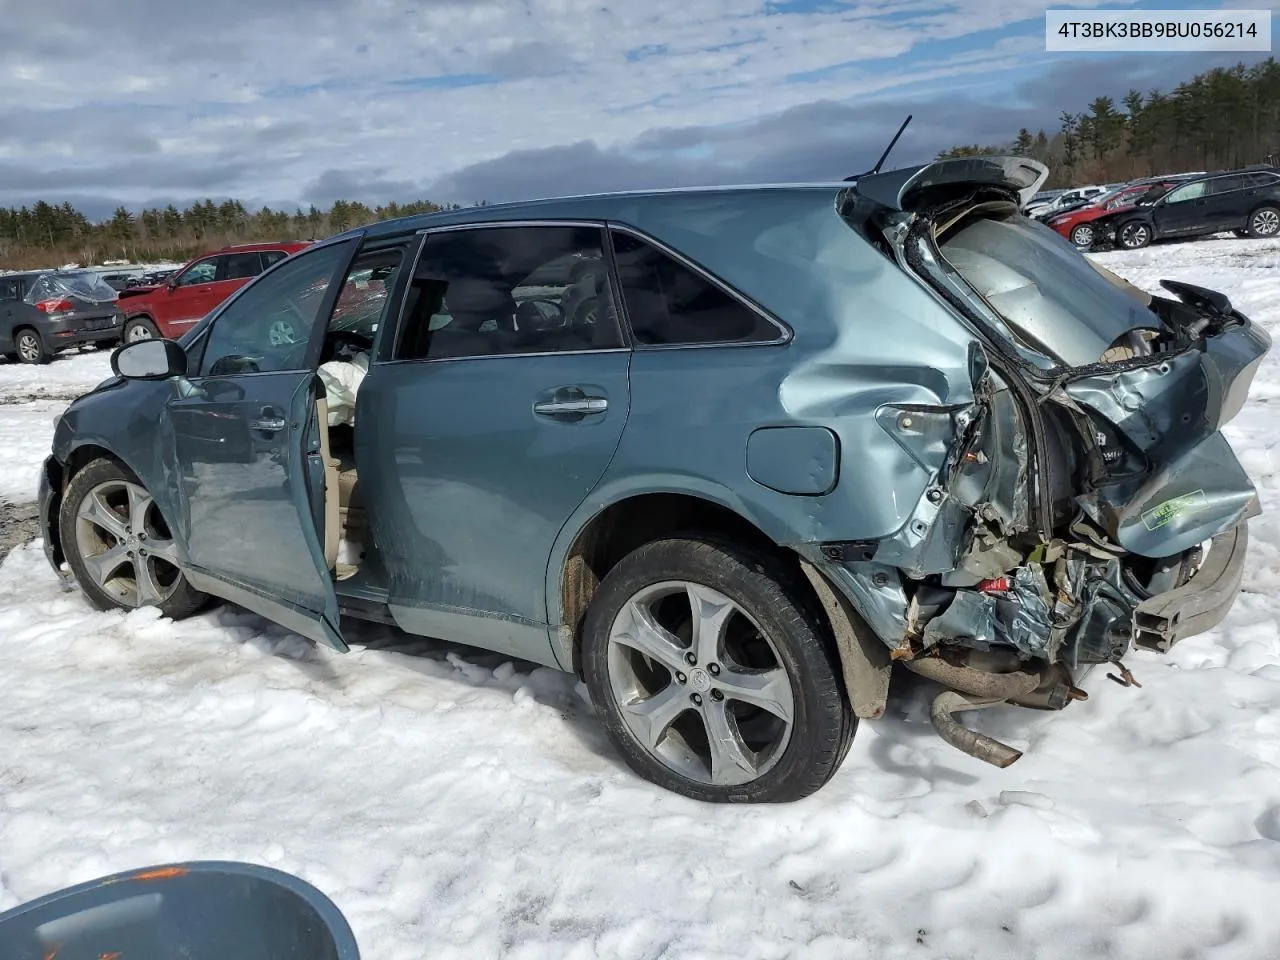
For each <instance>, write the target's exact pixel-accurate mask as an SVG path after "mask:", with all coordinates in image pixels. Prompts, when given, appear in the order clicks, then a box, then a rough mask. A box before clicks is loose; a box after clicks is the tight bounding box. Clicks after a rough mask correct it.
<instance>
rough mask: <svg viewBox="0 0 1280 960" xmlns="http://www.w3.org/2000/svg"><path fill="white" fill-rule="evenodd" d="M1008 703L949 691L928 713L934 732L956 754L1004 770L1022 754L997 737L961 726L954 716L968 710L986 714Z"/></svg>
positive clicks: (941, 695)
mask: <svg viewBox="0 0 1280 960" xmlns="http://www.w3.org/2000/svg"><path fill="white" fill-rule="evenodd" d="M1007 702H1008V701H1007V700H1004V699H999V698H992V697H976V696H972V695H970V694H965V693H958V692H957V691H955V690H947V691H944V692H943V693H940V694H938V695H937V696H936V697H934V700H933V706H932V707H930V709H929V719H930V720H931V721H933V728H934V729H935V730H937V731H938V736H940V737H942V739H943V740H945V741H946V742H947V743H949V744H951V745H952V746H953V747H955V748H956V749H957V750H960V751H962V752H964V753H967V754H969V756H971V757H976V758H977V759H979V760H981V761H983V762H984V763H989V764H991V765H992V766H996V767H1000V768H1002V769H1003V768H1004V767H1007V766H1009V765H1010V764H1011V763H1013V762H1014V761H1015V760H1017V759H1018V758H1019V757H1021V756H1022V751H1021V750H1015V749H1013V747H1011V746H1009V745H1008V744H1007V743H1001V742H1000V741H999V740H997V739H996V738H995V737H989V736H987V735H986V734H985V733H978V731H976V730H970V729H969V728H968V727H965V726H962V725H961V724H960V721H958V720H957V719H956V718H955V717H954V716H953V714H956V713H961V712H963V711H965V710H983V709H986V708H987V707H995V706H999V705H1000V704H1002V703H1007Z"/></svg>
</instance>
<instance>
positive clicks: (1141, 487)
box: [842, 158, 1271, 766]
mask: <svg viewBox="0 0 1280 960" xmlns="http://www.w3.org/2000/svg"><path fill="white" fill-rule="evenodd" d="M1045 172H1046V171H1045V168H1044V167H1043V166H1041V165H1040V164H1038V163H1035V162H1033V161H1027V160H1021V159H1014V158H969V159H965V160H962V161H946V162H941V163H935V164H930V165H926V166H925V167H922V168H916V169H914V170H907V171H895V172H892V173H887V174H881V175H877V176H873V177H869V178H865V179H863V180H860V181H858V182H857V183H856V184H855V186H854V188H852V189H851V190H850V191H849V192H848V194H847V195H846V197H845V198H844V199H843V203H842V212H843V213H844V216H845V218H846V220H847V221H848V222H849V223H850V224H851V225H852V226H854V227H855V229H858V230H859V231H860V232H862V233H863V234H864V235H865V236H867V237H868V239H870V240H872V242H874V243H876V244H877V245H878V246H880V247H881V249H882V250H883V251H884V252H885V254H886V256H889V257H891V258H893V259H894V260H896V261H897V262H898V264H899V265H900V267H901V268H902V269H903V270H904V271H906V272H907V273H909V274H910V275H911V276H912V277H914V278H916V279H917V280H918V281H919V282H920V283H921V284H923V285H924V286H925V287H926V288H927V289H928V290H929V291H931V292H932V294H933V295H934V296H936V297H937V298H939V299H941V300H942V301H943V302H945V303H946V304H948V305H949V306H950V308H951V311H952V312H953V313H954V314H955V316H956V317H957V318H958V319H959V321H960V322H961V323H963V324H964V325H965V326H966V327H967V328H968V329H969V330H970V331H971V332H972V334H973V342H972V344H971V362H970V370H971V374H972V380H973V402H972V403H967V404H962V405H958V406H957V405H954V404H953V405H947V406H939V407H936V408H930V407H928V406H927V405H924V406H921V405H917V406H913V407H912V408H911V409H905V408H901V409H900V408H898V407H893V406H886V408H884V409H883V410H882V411H881V414H882V415H881V416H880V417H879V418H878V419H879V420H880V423H881V426H882V427H883V428H884V429H885V430H886V431H887V432H889V433H890V434H891V435H892V436H893V437H894V439H895V440H896V441H898V442H899V444H901V445H902V446H903V447H904V449H908V450H913V451H920V452H928V456H929V457H931V458H932V459H931V460H928V462H930V463H931V465H932V466H933V467H934V468H935V472H934V474H933V477H932V480H931V482H930V484H929V489H928V491H927V494H926V496H925V497H923V498H921V501H920V503H919V504H918V505H917V507H916V508H915V512H914V513H913V515H912V517H911V519H910V520H909V521H908V523H907V524H906V525H905V526H904V527H903V529H902V530H901V531H900V532H899V533H898V534H896V535H894V536H892V537H889V538H887V539H885V540H883V541H881V542H879V543H878V544H876V545H875V550H874V556H872V557H868V558H867V561H866V562H864V563H861V564H854V565H852V567H851V573H850V580H851V582H852V584H853V587H854V590H853V593H854V595H856V596H857V597H858V598H859V599H860V600H861V605H862V610H863V613H864V614H865V615H866V619H867V620H868V622H869V623H870V624H871V625H872V626H873V628H878V629H877V633H879V635H880V639H881V640H882V641H884V642H885V643H886V644H887V645H889V646H890V648H891V654H890V655H891V658H892V659H893V660H895V661H897V662H900V663H901V664H903V665H905V666H907V667H909V668H911V669H913V670H915V671H916V672H918V673H921V674H924V675H926V676H929V677H931V678H933V679H935V680H938V681H939V682H941V683H943V685H944V686H946V687H947V688H948V692H947V693H944V694H943V695H942V696H940V697H939V698H938V700H937V701H936V702H935V704H934V710H933V718H934V722H935V725H936V726H937V728H938V730H939V732H940V733H942V735H943V736H944V737H945V738H946V739H947V740H948V741H949V742H951V743H953V744H955V745H956V746H958V747H960V748H961V749H964V750H965V751H966V752H969V753H971V754H973V755H975V756H978V757H980V758H982V759H984V760H987V761H988V762H992V763H996V764H998V765H1001V766H1004V765H1007V764H1008V763H1011V762H1013V761H1014V760H1016V759H1017V757H1018V753H1017V752H1016V751H1014V750H1012V749H1011V748H1009V747H1007V746H1005V745H1004V744H1000V743H997V742H995V741H993V740H991V739H990V738H988V737H985V736H983V735H981V734H977V733H975V732H973V731H971V730H968V729H966V728H964V727H962V726H961V725H959V724H958V723H957V722H956V720H955V718H954V714H955V713H957V712H959V711H962V710H970V709H976V708H979V707H986V706H992V705H997V704H1004V703H1015V704H1021V705H1025V706H1030V707H1039V708H1049V709H1061V708H1063V707H1065V706H1066V705H1068V704H1069V703H1071V702H1072V701H1073V700H1077V699H1083V698H1084V697H1085V696H1086V694H1085V693H1084V691H1083V690H1081V689H1080V687H1079V683H1078V681H1079V679H1080V677H1081V674H1082V673H1083V672H1084V671H1085V670H1087V669H1088V668H1089V667H1090V666H1091V665H1096V664H1112V665H1114V671H1113V674H1114V676H1116V677H1117V678H1118V679H1119V680H1121V681H1122V682H1124V683H1128V682H1130V681H1131V679H1132V675H1131V674H1130V673H1129V671H1128V670H1127V669H1126V668H1125V667H1124V666H1123V664H1122V662H1121V661H1122V658H1123V657H1124V656H1125V655H1126V654H1128V653H1129V651H1130V650H1131V649H1133V648H1134V647H1137V648H1141V649H1147V650H1153V651H1158V652H1165V651H1168V650H1169V648H1170V647H1171V646H1172V645H1173V644H1175V643H1177V642H1178V641H1179V640H1182V639H1184V638H1186V637H1188V636H1192V635H1194V634H1197V633H1202V632H1204V631H1206V630H1209V629H1211V628H1212V627H1213V626H1214V625H1216V624H1217V623H1218V622H1219V621H1221V620H1222V618H1223V617H1224V616H1225V615H1226V614H1227V612H1228V610H1229V609H1230V607H1231V604H1232V602H1233V601H1234V598H1235V596H1236V594H1237V592H1238V589H1239V585H1240V581H1241V577H1242V573H1243V564H1244V557H1245V553H1246V549H1247V544H1248V521H1249V519H1250V518H1252V517H1254V516H1256V515H1257V514H1258V513H1259V501H1258V496H1257V492H1256V491H1255V489H1254V486H1253V484H1252V483H1251V482H1250V480H1249V477H1248V476H1247V474H1246V473H1245V471H1244V470H1243V468H1242V467H1241V466H1240V463H1239V462H1238V460H1237V459H1236V457H1235V455H1234V453H1233V452H1232V450H1231V448H1230V446H1229V444H1228V443H1227V441H1226V439H1225V438H1224V437H1223V435H1222V433H1221V428H1222V426H1223V425H1224V424H1226V423H1227V422H1228V421H1230V420H1231V419H1232V418H1233V417H1235V415H1236V414H1237V413H1238V412H1239V411H1240V409H1241V407H1242V406H1243V404H1244V402H1245V399H1246V396H1247V393H1248V390H1249V386H1250V383H1251V382H1252V379H1253V377H1254V374H1255V373H1256V371H1257V368H1258V365H1259V364H1260V362H1261V360H1262V357H1263V356H1264V354H1265V353H1266V352H1267V350H1268V349H1269V348H1270V345H1271V341H1270V337H1269V336H1268V335H1267V333H1266V332H1265V331H1264V330H1262V329H1261V328H1260V327H1258V326H1257V325H1255V324H1254V323H1252V322H1251V321H1250V320H1249V319H1248V318H1247V317H1245V316H1243V315H1242V314H1241V313H1239V312H1238V311H1237V310H1235V309H1234V307H1233V306H1232V305H1231V303H1230V302H1229V301H1228V300H1227V298H1226V297H1225V296H1223V295H1222V294H1220V293H1217V292H1215V291H1211V290H1205V289H1203V288H1199V287H1195V286H1192V285H1189V284H1184V283H1179V282H1176V281H1173V280H1165V281H1163V283H1162V285H1163V286H1164V288H1165V295H1160V296H1151V295H1149V294H1147V293H1144V292H1143V291H1140V290H1138V289H1137V288H1134V287H1132V286H1131V285H1129V284H1128V283H1126V282H1125V281H1124V280H1122V279H1121V278H1119V277H1117V276H1115V275H1114V274H1110V273H1109V272H1107V271H1105V270H1103V269H1102V268H1100V267H1099V266H1097V265H1096V264H1094V263H1093V262H1092V261H1090V260H1088V259H1087V258H1085V257H1083V256H1082V255H1081V254H1080V253H1079V252H1078V251H1077V250H1076V249H1075V248H1074V247H1073V246H1072V245H1071V244H1070V243H1069V242H1067V241H1066V240H1064V239H1063V238H1062V237H1060V236H1058V235H1057V234H1056V233H1054V232H1053V230H1051V229H1050V228H1048V227H1046V226H1044V225H1043V224H1039V223H1037V222H1035V221H1033V220H1030V219H1029V218H1027V217H1025V216H1024V215H1022V214H1020V213H1019V206H1020V201H1021V199H1022V198H1023V197H1024V196H1028V195H1030V193H1031V192H1034V190H1035V189H1036V187H1037V186H1038V185H1039V183H1041V182H1043V178H1044V174H1045ZM917 459H921V458H917ZM921 462H925V460H924V459H921ZM889 623H892V624H899V625H900V626H901V629H900V630H896V631H892V630H886V629H884V626H883V625H884V624H889Z"/></svg>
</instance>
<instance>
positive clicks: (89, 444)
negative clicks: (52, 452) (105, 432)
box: [48, 439, 174, 563]
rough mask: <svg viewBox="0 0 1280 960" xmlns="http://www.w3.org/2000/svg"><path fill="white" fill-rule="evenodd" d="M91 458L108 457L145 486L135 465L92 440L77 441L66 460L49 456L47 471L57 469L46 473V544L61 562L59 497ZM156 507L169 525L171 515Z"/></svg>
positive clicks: (63, 555)
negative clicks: (48, 497)
mask: <svg viewBox="0 0 1280 960" xmlns="http://www.w3.org/2000/svg"><path fill="white" fill-rule="evenodd" d="M95 460H110V461H111V462H112V463H114V464H116V465H117V466H118V467H120V469H121V470H124V471H125V472H126V473H128V474H129V475H130V476H131V477H132V478H133V479H134V480H135V481H137V482H138V483H140V484H143V486H145V483H143V481H142V479H141V477H140V475H139V473H138V470H137V468H136V467H134V466H133V465H131V464H130V463H129V462H128V461H127V460H126V459H125V458H124V457H122V456H120V455H119V454H117V453H116V452H115V451H114V450H111V449H109V448H108V447H106V446H103V445H102V444H100V443H97V442H95V441H93V440H88V439H87V440H84V441H83V442H81V443H77V444H76V445H75V446H73V447H72V448H71V449H70V450H69V451H68V453H67V456H66V459H65V460H61V461H59V460H58V459H56V458H50V461H49V464H50V466H49V469H50V471H55V470H56V471H57V473H56V475H54V474H52V473H50V474H49V475H48V483H49V489H50V491H52V494H53V498H52V500H51V502H50V504H49V517H50V523H49V539H50V540H51V541H52V542H51V543H50V546H51V547H52V548H53V552H54V556H55V557H56V558H57V561H58V562H59V563H61V562H62V561H63V560H65V559H66V552H65V550H64V549H63V545H62V535H61V532H60V525H59V523H58V517H59V515H60V513H61V510H62V500H63V498H64V496H65V495H66V492H67V486H68V484H70V483H71V481H72V479H74V477H75V475H76V474H78V473H79V472H80V471H81V470H83V469H84V468H85V467H87V466H88V465H89V464H91V463H93V461H95ZM156 509H157V510H159V511H160V513H161V516H163V517H164V521H165V523H166V524H168V525H169V529H170V530H172V529H174V528H173V518H172V517H171V516H169V512H168V511H167V510H166V509H165V507H164V504H162V503H161V502H160V500H157V501H156Z"/></svg>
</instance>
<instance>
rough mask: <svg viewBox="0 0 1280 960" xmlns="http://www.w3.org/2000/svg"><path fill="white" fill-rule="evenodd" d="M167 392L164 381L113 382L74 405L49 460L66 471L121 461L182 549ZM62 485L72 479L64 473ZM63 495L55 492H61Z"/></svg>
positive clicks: (59, 429)
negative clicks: (104, 459)
mask: <svg viewBox="0 0 1280 960" xmlns="http://www.w3.org/2000/svg"><path fill="white" fill-rule="evenodd" d="M170 390H171V387H170V386H169V384H168V383H167V382H165V381H144V380H129V381H125V380H117V381H114V382H108V384H106V385H104V386H103V387H101V388H99V389H98V390H96V391H94V392H93V393H89V394H86V395H85V396H82V397H80V398H79V399H78V400H76V401H75V402H73V403H72V404H71V405H70V406H69V407H68V408H67V409H66V411H65V412H64V413H63V415H62V418H61V419H60V420H59V421H58V426H57V428H56V429H55V430H54V435H53V456H54V458H55V459H56V460H57V461H58V462H59V463H60V464H62V465H63V467H64V468H65V467H66V466H68V465H70V464H79V463H81V462H82V461H85V460H89V459H94V458H95V457H97V456H101V455H106V456H110V457H112V458H113V459H115V460H117V461H119V462H120V463H121V464H122V465H123V466H124V467H125V468H126V469H128V470H129V471H130V472H131V473H132V474H133V475H134V476H135V477H137V478H138V481H139V482H140V483H141V484H142V485H143V486H144V487H146V488H147V490H148V491H149V492H150V493H151V496H152V497H154V498H155V501H156V506H157V508H158V509H159V510H160V515H161V516H163V517H164V518H165V522H166V523H167V524H168V525H169V529H170V531H171V532H172V533H173V535H174V537H175V540H176V541H177V542H178V543H179V549H180V550H184V549H185V546H186V529H185V527H184V526H183V525H181V524H179V523H176V521H178V520H180V519H181V513H182V511H181V509H180V504H179V502H178V484H177V482H176V478H175V477H174V476H173V474H172V468H171V464H172V458H171V457H170V456H168V455H167V453H168V451H169V450H171V449H172V431H171V430H170V428H169V423H168V418H167V417H166V416H165V407H166V404H167V401H168V397H169V393H170ZM61 479H62V485H63V486H64V487H65V485H66V483H68V482H70V480H71V474H70V472H69V471H68V470H66V469H64V471H63V476H62V478H61ZM60 492H61V491H59V493H60Z"/></svg>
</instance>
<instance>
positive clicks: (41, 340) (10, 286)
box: [0, 270, 124, 363]
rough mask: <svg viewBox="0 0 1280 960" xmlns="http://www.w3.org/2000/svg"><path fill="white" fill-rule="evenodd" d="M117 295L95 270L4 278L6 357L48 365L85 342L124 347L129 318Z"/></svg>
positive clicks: (0, 329) (0, 280) (0, 340)
mask: <svg viewBox="0 0 1280 960" xmlns="http://www.w3.org/2000/svg"><path fill="white" fill-rule="evenodd" d="M116 296H117V294H116V291H115V290H113V289H112V288H111V286H110V285H109V284H107V283H106V281H104V280H103V279H102V277H101V276H99V275H98V274H97V273H94V272H93V271H90V270H69V271H59V270H37V271H33V272H31V273H11V274H7V275H3V276H0V354H3V355H4V356H5V357H6V358H7V359H9V360H21V361H22V362H23V363H48V362H49V361H50V360H51V359H53V355H54V354H55V353H57V352H58V351H59V350H64V349H66V348H67V347H73V346H77V345H79V344H82V343H92V344H95V345H96V344H106V343H111V344H114V343H118V342H119V340H120V331H121V329H122V324H123V320H124V318H123V316H122V315H121V313H120V310H119V309H118V308H117V306H116Z"/></svg>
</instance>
